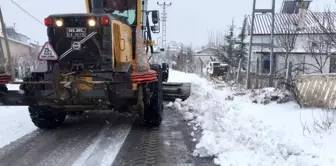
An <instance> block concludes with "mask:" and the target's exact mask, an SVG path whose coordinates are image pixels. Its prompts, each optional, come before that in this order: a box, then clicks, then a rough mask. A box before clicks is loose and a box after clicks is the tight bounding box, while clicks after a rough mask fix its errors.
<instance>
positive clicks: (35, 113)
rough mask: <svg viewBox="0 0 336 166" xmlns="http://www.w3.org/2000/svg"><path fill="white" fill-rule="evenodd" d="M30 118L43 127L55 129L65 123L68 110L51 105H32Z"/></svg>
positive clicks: (37, 125) (36, 124)
mask: <svg viewBox="0 0 336 166" xmlns="http://www.w3.org/2000/svg"><path fill="white" fill-rule="evenodd" d="M28 110H29V113H30V118H31V120H32V122H33V123H34V125H35V126H36V127H38V128H41V129H54V128H57V127H59V126H60V125H62V124H63V122H64V120H65V117H66V112H65V111H63V110H62V109H53V108H50V107H42V106H30V107H29V108H28Z"/></svg>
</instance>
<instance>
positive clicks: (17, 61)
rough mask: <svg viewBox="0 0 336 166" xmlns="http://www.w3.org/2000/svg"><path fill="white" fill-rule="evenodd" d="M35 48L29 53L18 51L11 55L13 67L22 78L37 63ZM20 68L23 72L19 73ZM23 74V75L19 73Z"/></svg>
mask: <svg viewBox="0 0 336 166" xmlns="http://www.w3.org/2000/svg"><path fill="white" fill-rule="evenodd" d="M37 54H38V52H37V49H32V50H30V53H20V54H18V55H15V56H13V57H12V63H13V67H14V69H15V71H16V74H18V75H17V77H19V78H22V77H24V76H26V75H27V74H29V73H30V72H31V69H34V68H36V67H37V65H38V64H39V60H38V59H37ZM20 69H21V70H22V71H23V73H19V71H20ZM20 74H23V75H20Z"/></svg>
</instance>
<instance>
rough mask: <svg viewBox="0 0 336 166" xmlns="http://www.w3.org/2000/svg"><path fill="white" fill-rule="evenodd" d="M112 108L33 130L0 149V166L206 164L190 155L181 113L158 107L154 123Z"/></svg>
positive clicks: (209, 163)
mask: <svg viewBox="0 0 336 166" xmlns="http://www.w3.org/2000/svg"><path fill="white" fill-rule="evenodd" d="M138 123H139V122H138V120H136V119H135V120H134V118H133V117H128V116H126V115H120V114H117V113H113V112H88V113H85V114H84V115H80V116H71V117H69V118H67V120H66V121H65V123H64V125H63V126H62V127H60V128H59V129H55V130H50V131H42V130H36V131H34V132H32V133H30V134H28V135H26V136H24V137H22V138H20V139H18V140H17V141H15V142H13V143H11V144H9V145H8V146H5V147H4V148H2V149H0V166H68V165H69V166H100V165H103V166H105V165H106V166H107V165H109V166H110V165H113V166H122V165H125V166H128V165H136V166H142V165H153V166H156V165H157V166H161V165H162V166H187V165H192V166H194V165H195V166H212V165H214V164H213V159H211V158H196V157H193V156H192V155H191V153H192V151H193V148H194V147H195V143H194V142H192V137H191V136H190V133H191V132H192V129H191V128H189V127H188V126H187V125H186V122H184V121H183V119H182V116H181V115H179V114H178V113H176V112H174V111H173V110H170V109H165V110H164V120H163V123H162V125H161V126H160V127H159V128H151V129H150V128H145V127H141V126H140V125H139V124H138Z"/></svg>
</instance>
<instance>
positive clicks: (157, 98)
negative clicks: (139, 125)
mask: <svg viewBox="0 0 336 166" xmlns="http://www.w3.org/2000/svg"><path fill="white" fill-rule="evenodd" d="M151 69H152V70H155V71H156V72H157V73H158V81H156V82H153V83H150V84H149V87H148V88H146V89H147V90H145V91H144V95H145V97H144V100H145V101H144V103H145V110H144V123H145V125H146V126H150V127H158V126H160V125H161V122H162V112H163V94H162V93H163V91H162V72H161V66H160V65H151ZM150 94H152V95H150ZM149 96H151V97H149ZM146 99H149V102H148V101H146Z"/></svg>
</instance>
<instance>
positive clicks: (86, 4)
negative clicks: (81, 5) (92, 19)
mask: <svg viewBox="0 0 336 166" xmlns="http://www.w3.org/2000/svg"><path fill="white" fill-rule="evenodd" d="M90 1H91V0H85V8H86V13H91V9H90V3H91V2H90Z"/></svg>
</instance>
